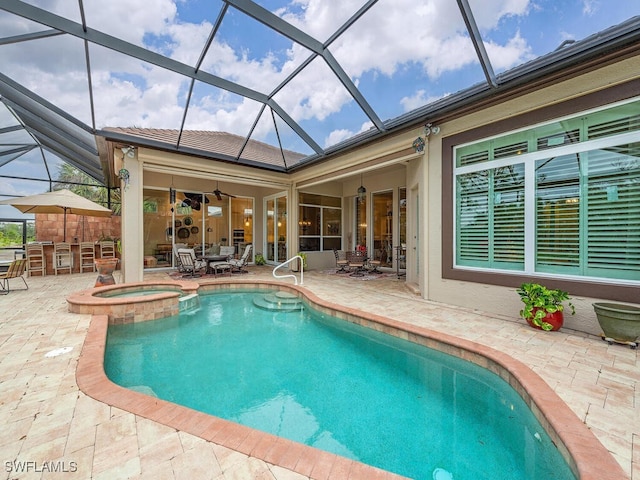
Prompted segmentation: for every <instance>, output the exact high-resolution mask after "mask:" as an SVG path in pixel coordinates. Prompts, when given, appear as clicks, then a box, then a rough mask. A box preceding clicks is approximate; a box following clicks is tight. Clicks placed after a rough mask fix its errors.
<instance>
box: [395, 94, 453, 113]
mask: <svg viewBox="0 0 640 480" xmlns="http://www.w3.org/2000/svg"><path fill="white" fill-rule="evenodd" d="M448 95H449V93H446V94H444V95H442V96H429V95H427V91H426V90H422V89H420V90H418V91H417V92H415V94H413V95H411V96H408V97H402V99H401V100H400V104H401V105H402V107H403V109H404V111H405V112H409V111H411V110H415V109H416V108H419V107H422V106H423V105H427V104H429V103H431V102H435V101H436V100H440V99H441V98H444V97H446V96H448Z"/></svg>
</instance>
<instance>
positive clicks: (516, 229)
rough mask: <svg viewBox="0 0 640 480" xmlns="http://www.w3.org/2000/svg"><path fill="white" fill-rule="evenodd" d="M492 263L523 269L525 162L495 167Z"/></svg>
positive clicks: (499, 266)
mask: <svg viewBox="0 0 640 480" xmlns="http://www.w3.org/2000/svg"><path fill="white" fill-rule="evenodd" d="M493 177H494V193H493V228H492V233H493V234H492V245H493V249H492V250H493V266H495V267H498V268H505V269H518V270H521V269H523V268H524V165H523V164H517V165H510V166H508V167H502V168H498V169H496V170H494V175H493Z"/></svg>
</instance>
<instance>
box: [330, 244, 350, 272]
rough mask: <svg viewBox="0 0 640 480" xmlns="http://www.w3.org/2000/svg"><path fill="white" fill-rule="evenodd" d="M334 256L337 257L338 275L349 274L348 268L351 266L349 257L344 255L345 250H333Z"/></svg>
mask: <svg viewBox="0 0 640 480" xmlns="http://www.w3.org/2000/svg"><path fill="white" fill-rule="evenodd" d="M333 254H334V255H335V257H336V268H337V270H336V273H347V267H348V266H349V261H348V260H347V255H346V254H345V253H344V250H335V249H334V250H333Z"/></svg>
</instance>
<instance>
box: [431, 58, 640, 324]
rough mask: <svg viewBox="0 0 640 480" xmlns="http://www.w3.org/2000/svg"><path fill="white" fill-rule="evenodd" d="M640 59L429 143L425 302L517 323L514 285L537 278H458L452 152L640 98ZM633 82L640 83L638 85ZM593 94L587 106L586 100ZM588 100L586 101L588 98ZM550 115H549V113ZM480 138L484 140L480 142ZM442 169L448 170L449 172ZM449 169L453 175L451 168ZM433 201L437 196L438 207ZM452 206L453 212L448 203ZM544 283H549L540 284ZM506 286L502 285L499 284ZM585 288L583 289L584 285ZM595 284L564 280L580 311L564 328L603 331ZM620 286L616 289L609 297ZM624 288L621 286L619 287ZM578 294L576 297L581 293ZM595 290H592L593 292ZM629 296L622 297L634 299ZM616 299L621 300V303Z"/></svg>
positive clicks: (447, 128) (481, 117)
mask: <svg viewBox="0 0 640 480" xmlns="http://www.w3.org/2000/svg"><path fill="white" fill-rule="evenodd" d="M639 78H640V57H637V56H636V57H632V58H627V59H624V60H621V61H620V62H618V63H617V64H613V65H607V66H604V67H603V68H601V69H598V70H593V71H589V72H587V73H585V74H583V75H578V76H575V77H572V78H570V79H567V80H566V81H561V82H558V83H556V84H554V85H551V86H548V87H546V88H543V89H541V90H538V91H533V92H530V93H527V94H524V95H522V96H519V97H517V98H514V99H511V100H508V101H505V102H503V103H501V104H499V105H495V106H492V107H490V108H487V109H484V110H482V111H478V112H475V113H473V114H469V115H465V116H464V117H461V118H458V119H455V120H452V121H449V122H444V123H442V124H439V126H440V127H441V132H440V135H438V136H437V137H435V138H434V139H432V140H431V141H430V142H429V145H428V153H427V155H428V171H429V174H428V189H429V191H430V193H431V194H430V197H429V198H430V202H429V203H428V205H426V207H427V208H428V212H427V213H426V215H427V220H428V221H427V225H426V235H427V237H428V256H429V262H428V269H427V270H426V271H424V272H422V274H423V275H424V279H423V282H424V283H425V285H427V287H426V288H424V289H423V293H426V294H425V295H424V297H425V298H427V299H429V300H434V301H438V302H443V303H448V304H453V305H459V306H462V307H467V308H476V309H480V310H483V311H487V312H491V313H495V314H499V315H504V316H507V317H511V318H514V319H515V318H517V317H518V312H519V310H520V309H521V303H520V300H519V297H518V295H517V294H516V292H515V288H516V287H517V285H519V283H521V282H522V281H531V279H527V278H522V277H518V276H514V277H513V279H512V281H511V282H504V281H503V282H502V283H503V284H504V283H510V284H508V285H496V284H492V283H491V282H490V281H488V277H487V276H484V278H483V277H482V276H477V277H476V278H472V277H471V276H466V278H465V276H461V275H455V273H454V272H452V268H451V267H452V263H451V262H452V256H453V248H454V247H453V238H452V233H451V232H452V220H453V219H452V214H451V211H452V210H451V208H452V204H453V199H452V184H453V182H452V179H451V171H450V170H451V169H452V164H453V159H452V158H451V150H452V147H453V146H454V145H455V144H457V143H463V141H470V140H472V139H474V138H473V137H474V130H476V129H481V130H480V131H477V130H476V133H475V135H478V134H481V135H484V136H485V137H486V136H491V135H496V134H498V133H500V132H501V131H509V130H513V129H516V128H519V127H522V126H525V125H533V124H535V123H539V122H541V121H544V120H550V119H551V118H557V117H560V116H562V115H568V114H570V113H576V112H579V111H581V110H582V109H586V108H587V107H589V106H591V108H594V106H595V105H597V104H600V105H604V104H607V103H611V102H613V101H617V100H620V99H622V98H624V97H625V96H627V97H628V96H629V95H633V92H635V94H636V95H637V94H638V93H640V83H638V82H637V79H639ZM634 79H635V80H636V81H635V82H634ZM587 97H590V99H589V101H586V100H585V99H586V98H587ZM583 100H584V101H583ZM549 115H550V117H548V118H545V116H549ZM480 138H482V137H480ZM443 167H444V168H443ZM447 169H449V171H445V170H447ZM435 199H439V201H438V202H435ZM446 205H448V206H449V207H448V208H443V206H446ZM540 281H541V282H543V283H544V279H540ZM498 283H500V282H498ZM578 283H580V284H581V285H578ZM589 283H590V282H589V281H588V280H586V279H583V281H581V282H573V283H572V282H560V283H558V284H557V287H556V288H562V289H564V290H567V291H568V292H569V294H570V295H571V296H572V298H573V303H574V304H575V306H576V315H575V316H571V315H565V326H566V327H567V328H572V329H576V330H580V331H585V332H588V333H592V334H599V333H600V332H601V330H600V328H599V326H598V324H597V321H596V318H595V313H594V312H593V308H592V305H591V304H592V303H593V302H594V301H598V300H610V299H611V298H598V297H597V296H595V295H597V294H596V292H598V291H600V292H603V290H602V289H600V288H598V287H596V288H591V289H590V290H589V287H588V285H589ZM614 289H616V286H615V285H613V286H612V288H611V289H610V291H611V292H613V290H614ZM618 290H619V288H618ZM576 292H577V293H576ZM589 292H592V293H591V294H589ZM635 292H636V293H635V302H636V303H638V302H640V288H637V287H636V288H635ZM612 294H613V293H612ZM633 295H634V294H633V293H631V295H629V296H625V297H623V298H622V300H626V301H634V300H633V298H634V296H633ZM618 300H621V299H620V298H618Z"/></svg>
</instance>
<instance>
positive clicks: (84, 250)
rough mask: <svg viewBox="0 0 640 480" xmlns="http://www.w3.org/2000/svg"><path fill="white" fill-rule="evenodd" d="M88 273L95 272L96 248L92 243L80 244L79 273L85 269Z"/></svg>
mask: <svg viewBox="0 0 640 480" xmlns="http://www.w3.org/2000/svg"><path fill="white" fill-rule="evenodd" d="M87 268H88V269H89V271H90V272H95V271H96V246H95V245H94V244H93V243H92V242H81V243H80V273H83V272H84V271H85V269H87Z"/></svg>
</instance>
